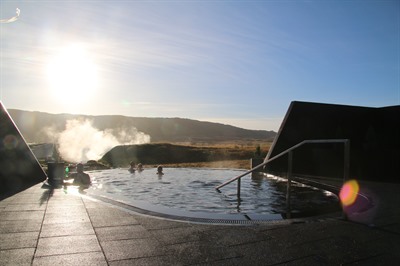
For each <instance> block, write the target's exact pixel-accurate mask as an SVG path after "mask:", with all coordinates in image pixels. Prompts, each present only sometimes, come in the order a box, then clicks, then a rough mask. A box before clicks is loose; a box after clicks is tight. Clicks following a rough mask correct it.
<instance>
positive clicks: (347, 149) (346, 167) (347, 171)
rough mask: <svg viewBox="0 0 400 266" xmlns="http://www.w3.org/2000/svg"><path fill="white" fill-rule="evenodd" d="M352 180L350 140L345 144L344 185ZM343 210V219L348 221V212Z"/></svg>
mask: <svg viewBox="0 0 400 266" xmlns="http://www.w3.org/2000/svg"><path fill="white" fill-rule="evenodd" d="M349 178H350V139H348V140H346V141H345V142H344V162H343V184H342V187H343V185H344V183H346V181H347V180H349ZM342 208H343V213H342V218H343V220H348V218H347V214H346V211H345V209H344V207H343V206H342Z"/></svg>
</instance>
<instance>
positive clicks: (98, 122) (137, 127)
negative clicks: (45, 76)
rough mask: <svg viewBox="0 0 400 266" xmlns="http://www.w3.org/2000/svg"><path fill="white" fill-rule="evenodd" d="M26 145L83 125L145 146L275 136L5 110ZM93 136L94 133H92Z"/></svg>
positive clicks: (181, 122) (195, 124) (165, 121)
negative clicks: (139, 139)
mask: <svg viewBox="0 0 400 266" xmlns="http://www.w3.org/2000/svg"><path fill="white" fill-rule="evenodd" d="M8 112H9V114H10V116H11V117H12V118H13V120H14V122H15V124H16V125H17V126H18V128H19V130H20V131H21V133H22V135H23V136H24V138H25V140H26V141H27V142H28V143H45V142H50V141H49V136H51V134H52V133H57V132H63V131H65V130H66V129H67V128H68V127H71V125H76V124H77V123H85V125H86V127H88V126H90V127H92V128H93V129H95V130H97V131H98V132H103V133H104V132H106V133H112V134H114V135H115V136H117V137H118V138H120V139H121V138H131V135H132V134H136V135H138V134H139V135H140V136H141V137H142V138H143V137H146V138H145V139H146V140H148V141H146V142H152V143H156V142H168V143H182V142H185V143H192V144H195V143H198V142H200V143H218V142H237V141H270V140H271V141H272V140H273V139H274V137H275V136H276V132H274V131H268V130H249V129H243V128H239V127H235V126H231V125H225V124H220V123H213V122H205V121H198V120H192V119H186V118H149V117H128V116H121V115H99V116H90V115H75V114H50V113H44V112H37V111H24V110H18V109H8ZM91 132H93V131H91Z"/></svg>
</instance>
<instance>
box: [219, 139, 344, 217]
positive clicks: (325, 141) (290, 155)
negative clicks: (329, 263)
mask: <svg viewBox="0 0 400 266" xmlns="http://www.w3.org/2000/svg"><path fill="white" fill-rule="evenodd" d="M329 143H343V146H344V167H343V183H344V182H345V181H346V180H348V179H349V173H350V140H349V139H320V140H304V141H302V142H300V143H298V144H296V145H294V146H293V147H291V148H289V149H287V150H285V151H283V152H281V153H279V154H278V155H276V156H274V157H272V158H269V159H266V160H264V162H263V163H261V164H259V165H257V166H256V167H254V168H252V169H250V170H249V171H247V172H245V173H243V174H241V175H239V176H236V177H234V178H231V179H229V180H228V181H226V182H224V183H222V184H221V185H219V186H216V187H215V189H216V190H217V191H218V192H220V193H221V190H220V189H221V188H222V187H224V186H226V185H228V184H230V183H232V182H234V181H236V180H237V198H238V201H240V180H241V178H242V177H244V176H246V175H248V174H250V173H252V172H254V171H255V170H258V169H260V168H261V167H264V166H265V165H267V164H269V163H270V162H272V161H274V160H276V159H278V158H280V157H282V156H283V155H286V154H288V170H287V175H286V178H287V187H286V202H287V209H288V215H289V216H290V209H291V208H290V190H291V183H292V170H293V169H292V167H293V152H294V150H295V149H297V148H299V147H300V146H303V145H306V144H329ZM288 218H290V217H288Z"/></svg>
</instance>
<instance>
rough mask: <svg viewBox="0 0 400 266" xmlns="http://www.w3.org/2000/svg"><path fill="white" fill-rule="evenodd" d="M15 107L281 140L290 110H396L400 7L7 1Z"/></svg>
mask: <svg viewBox="0 0 400 266" xmlns="http://www.w3.org/2000/svg"><path fill="white" fill-rule="evenodd" d="M17 8H18V9H19V11H20V14H19V17H18V18H17V19H11V20H15V21H13V22H9V23H1V24H0V27H1V28H0V100H1V102H2V103H3V104H4V106H5V107H6V108H8V109H21V110H28V111H41V112H48V113H55V114H59V113H73V114H86V115H125V116H132V117H181V118H189V119H195V120H201V121H210V122H218V123H222V124H229V125H233V126H237V127H241V128H246V129H257V130H274V131H277V130H278V129H279V126H280V124H281V122H282V120H283V118H284V116H285V114H286V112H287V109H288V107H289V105H290V103H291V102H292V101H307V102H321V103H334V104H344V105H356V106H370V107H382V106H391V105H400V52H399V51H400V49H399V47H400V1H398V0H395V1H385V0H382V1H374V0H371V1H368V0H366V1H364V0H360V1H359V0H353V1H346V0H338V1H325V0H309V1H301V0H299V1H289V0H286V1H285V0H283V1H277V0H274V1H268V0H265V1H262V0H259V1H234V0H232V1H223V0H220V1H213V0H209V1H207V0H204V1H179V0H175V1H161V0H154V1H145V0H142V1H132V0H125V1H118V0H116V1H40V0H39V1H7V0H1V1H0V19H2V21H3V22H5V21H6V20H7V19H9V18H12V17H14V16H16V10H17Z"/></svg>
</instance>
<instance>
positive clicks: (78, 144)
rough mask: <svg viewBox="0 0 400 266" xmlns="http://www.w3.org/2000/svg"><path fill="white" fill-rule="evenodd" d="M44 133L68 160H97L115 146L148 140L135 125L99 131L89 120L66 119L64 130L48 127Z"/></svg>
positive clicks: (147, 141)
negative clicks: (59, 130) (57, 130)
mask: <svg viewBox="0 0 400 266" xmlns="http://www.w3.org/2000/svg"><path fill="white" fill-rule="evenodd" d="M46 133H47V135H48V136H49V137H50V138H51V139H52V140H53V141H54V142H56V143H57V146H58V151H59V152H60V155H61V157H62V158H63V159H64V160H66V161H70V162H85V161H88V160H98V159H100V158H101V157H102V156H103V155H104V154H105V153H106V152H107V151H109V150H110V149H111V148H113V147H115V146H118V145H132V144H143V143H149V142H150V136H149V135H147V134H145V133H143V132H139V131H138V130H137V129H136V128H135V127H130V128H119V129H106V130H104V131H101V130H99V129H97V128H95V127H93V125H92V121H90V120H84V121H81V120H77V119H73V120H68V121H67V122H66V125H65V130H64V131H62V132H56V130H55V129H54V128H48V129H47V130H46Z"/></svg>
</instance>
